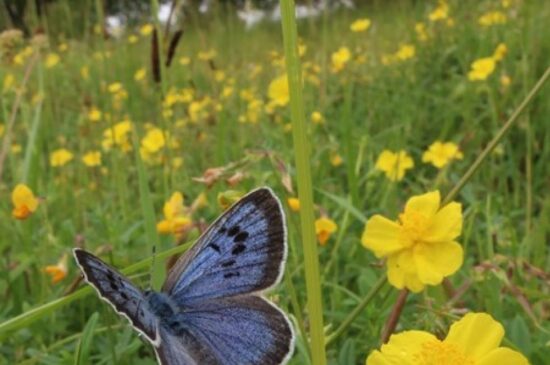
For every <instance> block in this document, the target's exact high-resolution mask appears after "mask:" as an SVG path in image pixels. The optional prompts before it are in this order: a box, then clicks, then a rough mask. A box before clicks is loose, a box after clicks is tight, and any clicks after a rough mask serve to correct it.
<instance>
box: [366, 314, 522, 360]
mask: <svg viewBox="0 0 550 365" xmlns="http://www.w3.org/2000/svg"><path fill="white" fill-rule="evenodd" d="M503 338H504V327H503V326H502V325H501V324H500V323H498V322H497V321H495V320H494V319H493V317H491V316H490V315H489V314H487V313H468V314H466V315H465V316H464V317H462V319H460V320H459V321H458V322H455V323H453V324H452V325H451V328H450V330H449V333H448V334H447V337H445V339H444V340H440V339H439V338H437V337H436V336H434V335H432V334H431V333H428V332H424V331H415V330H413V331H404V332H401V333H398V334H394V335H392V336H391V337H390V340H389V342H388V343H387V344H385V345H382V348H381V349H380V351H378V350H375V351H373V352H372V353H371V354H370V355H369V356H368V358H367V361H366V365H402V364H414V365H432V364H446V365H470V364H471V365H473V364H476V365H500V364H506V365H529V361H528V360H527V358H525V356H523V355H522V354H521V353H519V352H517V351H514V350H511V349H509V348H507V347H500V346H499V345H500V343H501V341H502V339H503Z"/></svg>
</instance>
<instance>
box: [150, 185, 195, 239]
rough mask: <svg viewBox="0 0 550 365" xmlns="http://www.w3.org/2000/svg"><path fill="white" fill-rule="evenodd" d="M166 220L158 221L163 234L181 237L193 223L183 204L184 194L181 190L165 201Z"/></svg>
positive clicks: (158, 228)
mask: <svg viewBox="0 0 550 365" xmlns="http://www.w3.org/2000/svg"><path fill="white" fill-rule="evenodd" d="M163 214H164V220H162V221H160V222H158V223H157V231H158V232H159V233H161V234H173V235H175V236H176V237H177V238H179V237H180V236H181V235H182V234H183V233H184V232H185V231H186V230H187V229H189V227H191V224H192V223H193V222H192V220H191V218H190V217H189V215H188V214H187V208H186V207H185V206H184V205H183V195H182V193H180V192H179V191H176V192H175V193H173V194H172V196H171V197H170V199H168V201H167V202H166V203H164V207H163Z"/></svg>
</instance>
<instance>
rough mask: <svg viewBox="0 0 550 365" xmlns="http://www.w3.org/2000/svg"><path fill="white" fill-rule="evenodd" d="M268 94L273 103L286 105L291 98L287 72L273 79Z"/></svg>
mask: <svg viewBox="0 0 550 365" xmlns="http://www.w3.org/2000/svg"><path fill="white" fill-rule="evenodd" d="M267 96H268V97H269V100H270V101H271V103H273V105H275V106H285V105H287V104H288V101H289V99H290V97H289V94H288V79H287V76H286V74H284V75H281V76H279V77H277V78H275V79H273V80H272V81H271V83H270V84H269V87H268V89H267Z"/></svg>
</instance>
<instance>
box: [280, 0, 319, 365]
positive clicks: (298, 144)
mask: <svg viewBox="0 0 550 365" xmlns="http://www.w3.org/2000/svg"><path fill="white" fill-rule="evenodd" d="M281 22H282V28H283V40H284V48H285V58H286V69H287V77H288V86H289V96H290V114H291V119H292V136H293V144H294V156H295V160H296V175H297V181H298V197H299V199H300V206H301V209H300V218H301V233H302V245H303V250H304V266H305V276H306V289H307V298H308V300H307V307H308V312H309V322H310V338H311V343H310V349H311V351H310V352H311V355H312V363H313V364H315V365H325V364H326V354H325V337H324V326H323V305H322V301H321V280H320V278H321V277H320V274H319V261H318V257H319V256H318V254H317V242H316V240H315V230H314V226H313V221H314V216H313V191H312V190H313V189H312V183H311V170H310V145H309V140H308V138H307V128H306V123H305V113H304V103H303V99H302V72H301V66H300V59H299V58H298V45H297V29H296V28H297V27H296V15H295V8H294V0H282V1H281Z"/></svg>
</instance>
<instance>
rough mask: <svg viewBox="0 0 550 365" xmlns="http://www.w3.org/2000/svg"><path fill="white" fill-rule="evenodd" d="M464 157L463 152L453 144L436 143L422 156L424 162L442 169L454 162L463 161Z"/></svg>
mask: <svg viewBox="0 0 550 365" xmlns="http://www.w3.org/2000/svg"><path fill="white" fill-rule="evenodd" d="M463 157H464V156H463V155H462V152H461V151H460V149H459V148H458V146H457V145H456V144H454V143H453V142H441V141H435V142H434V143H432V144H431V145H430V147H428V149H427V150H426V152H424V154H423V155H422V162H427V163H431V164H432V165H434V166H435V167H437V168H438V169H440V168H442V167H444V166H446V165H448V164H449V163H451V161H452V160H462V158H463Z"/></svg>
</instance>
